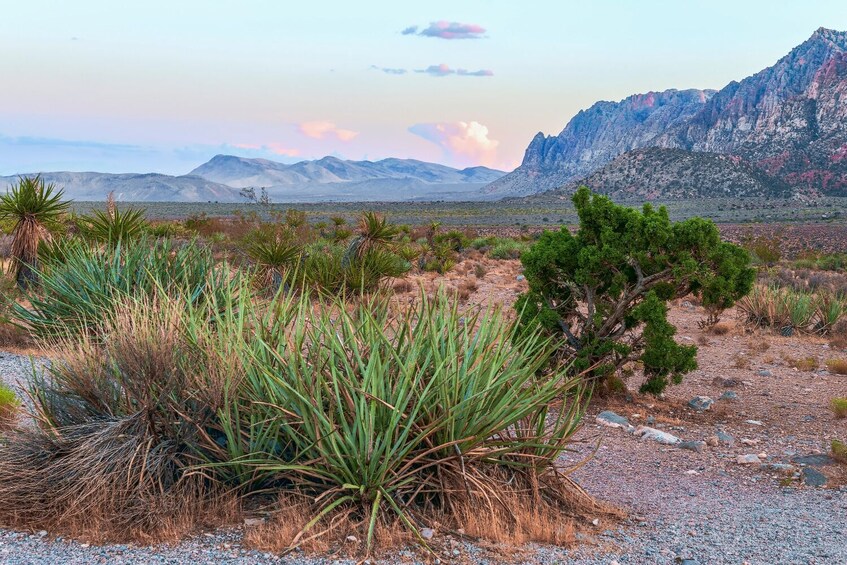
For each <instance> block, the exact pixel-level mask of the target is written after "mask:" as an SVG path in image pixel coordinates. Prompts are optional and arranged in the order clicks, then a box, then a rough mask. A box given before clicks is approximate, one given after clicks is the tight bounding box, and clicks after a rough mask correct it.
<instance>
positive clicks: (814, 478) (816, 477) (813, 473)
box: [800, 467, 826, 487]
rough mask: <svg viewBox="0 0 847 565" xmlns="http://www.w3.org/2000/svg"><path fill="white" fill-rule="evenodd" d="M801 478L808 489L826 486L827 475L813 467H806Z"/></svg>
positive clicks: (801, 473)
mask: <svg viewBox="0 0 847 565" xmlns="http://www.w3.org/2000/svg"><path fill="white" fill-rule="evenodd" d="M800 478H801V479H802V481H803V484H804V485H806V486H808V487H822V486H826V475H824V474H823V473H821V472H820V471H818V470H817V469H813V468H811V467H805V468H804V469H803V470H802V471H801V472H800Z"/></svg>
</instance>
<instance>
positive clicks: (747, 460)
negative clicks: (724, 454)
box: [735, 453, 762, 465]
mask: <svg viewBox="0 0 847 565" xmlns="http://www.w3.org/2000/svg"><path fill="white" fill-rule="evenodd" d="M735 462H736V463H738V464H739V465H759V464H761V463H762V460H761V459H759V456H758V455H756V454H755V453H748V454H747V455H737V456H736V457H735Z"/></svg>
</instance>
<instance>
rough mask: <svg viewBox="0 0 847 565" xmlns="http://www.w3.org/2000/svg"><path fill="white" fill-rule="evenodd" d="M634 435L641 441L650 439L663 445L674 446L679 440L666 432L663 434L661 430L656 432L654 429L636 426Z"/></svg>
mask: <svg viewBox="0 0 847 565" xmlns="http://www.w3.org/2000/svg"><path fill="white" fill-rule="evenodd" d="M635 435H637V436H638V437H640V438H641V439H651V440H653V441H655V442H658V443H663V444H665V445H676V444H678V443H679V442H680V441H682V440H680V439H679V438H678V437H676V436H675V435H673V434H669V433H667V432H663V431H661V430H657V429H656V428H651V427H649V426H638V428H636V430H635Z"/></svg>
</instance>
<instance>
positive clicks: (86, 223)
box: [79, 201, 148, 245]
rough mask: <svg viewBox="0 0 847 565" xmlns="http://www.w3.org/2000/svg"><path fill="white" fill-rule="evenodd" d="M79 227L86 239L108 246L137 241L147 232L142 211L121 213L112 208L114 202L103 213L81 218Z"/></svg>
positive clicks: (114, 207) (133, 209) (130, 209)
mask: <svg viewBox="0 0 847 565" xmlns="http://www.w3.org/2000/svg"><path fill="white" fill-rule="evenodd" d="M79 226H80V231H81V233H82V235H83V237H85V238H86V239H88V240H90V241H94V242H98V243H106V244H108V245H116V244H117V243H118V242H121V241H124V242H127V241H130V240H133V239H138V238H140V237H141V236H142V235H144V233H145V232H146V231H147V230H148V224H147V219H146V217H145V213H144V210H142V209H140V208H127V209H126V210H124V211H121V210H120V209H119V208H118V207H117V206H114V201H113V202H112V206H111V207H109V208H108V209H107V210H106V211H105V212H104V211H102V210H94V212H93V213H92V215H90V216H82V217H81V218H80V222H79Z"/></svg>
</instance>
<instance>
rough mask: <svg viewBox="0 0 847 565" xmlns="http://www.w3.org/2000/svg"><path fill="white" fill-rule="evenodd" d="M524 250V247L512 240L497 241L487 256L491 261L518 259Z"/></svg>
mask: <svg viewBox="0 0 847 565" xmlns="http://www.w3.org/2000/svg"><path fill="white" fill-rule="evenodd" d="M524 250H526V245H524V244H522V243H520V242H518V241H515V240H514V239H504V240H500V241H498V242H497V243H496V244H495V245H494V246H493V247H492V248H491V249H490V250H489V251H488V256H489V257H491V258H492V259H499V260H504V259H520V257H521V253H523V251H524Z"/></svg>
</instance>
